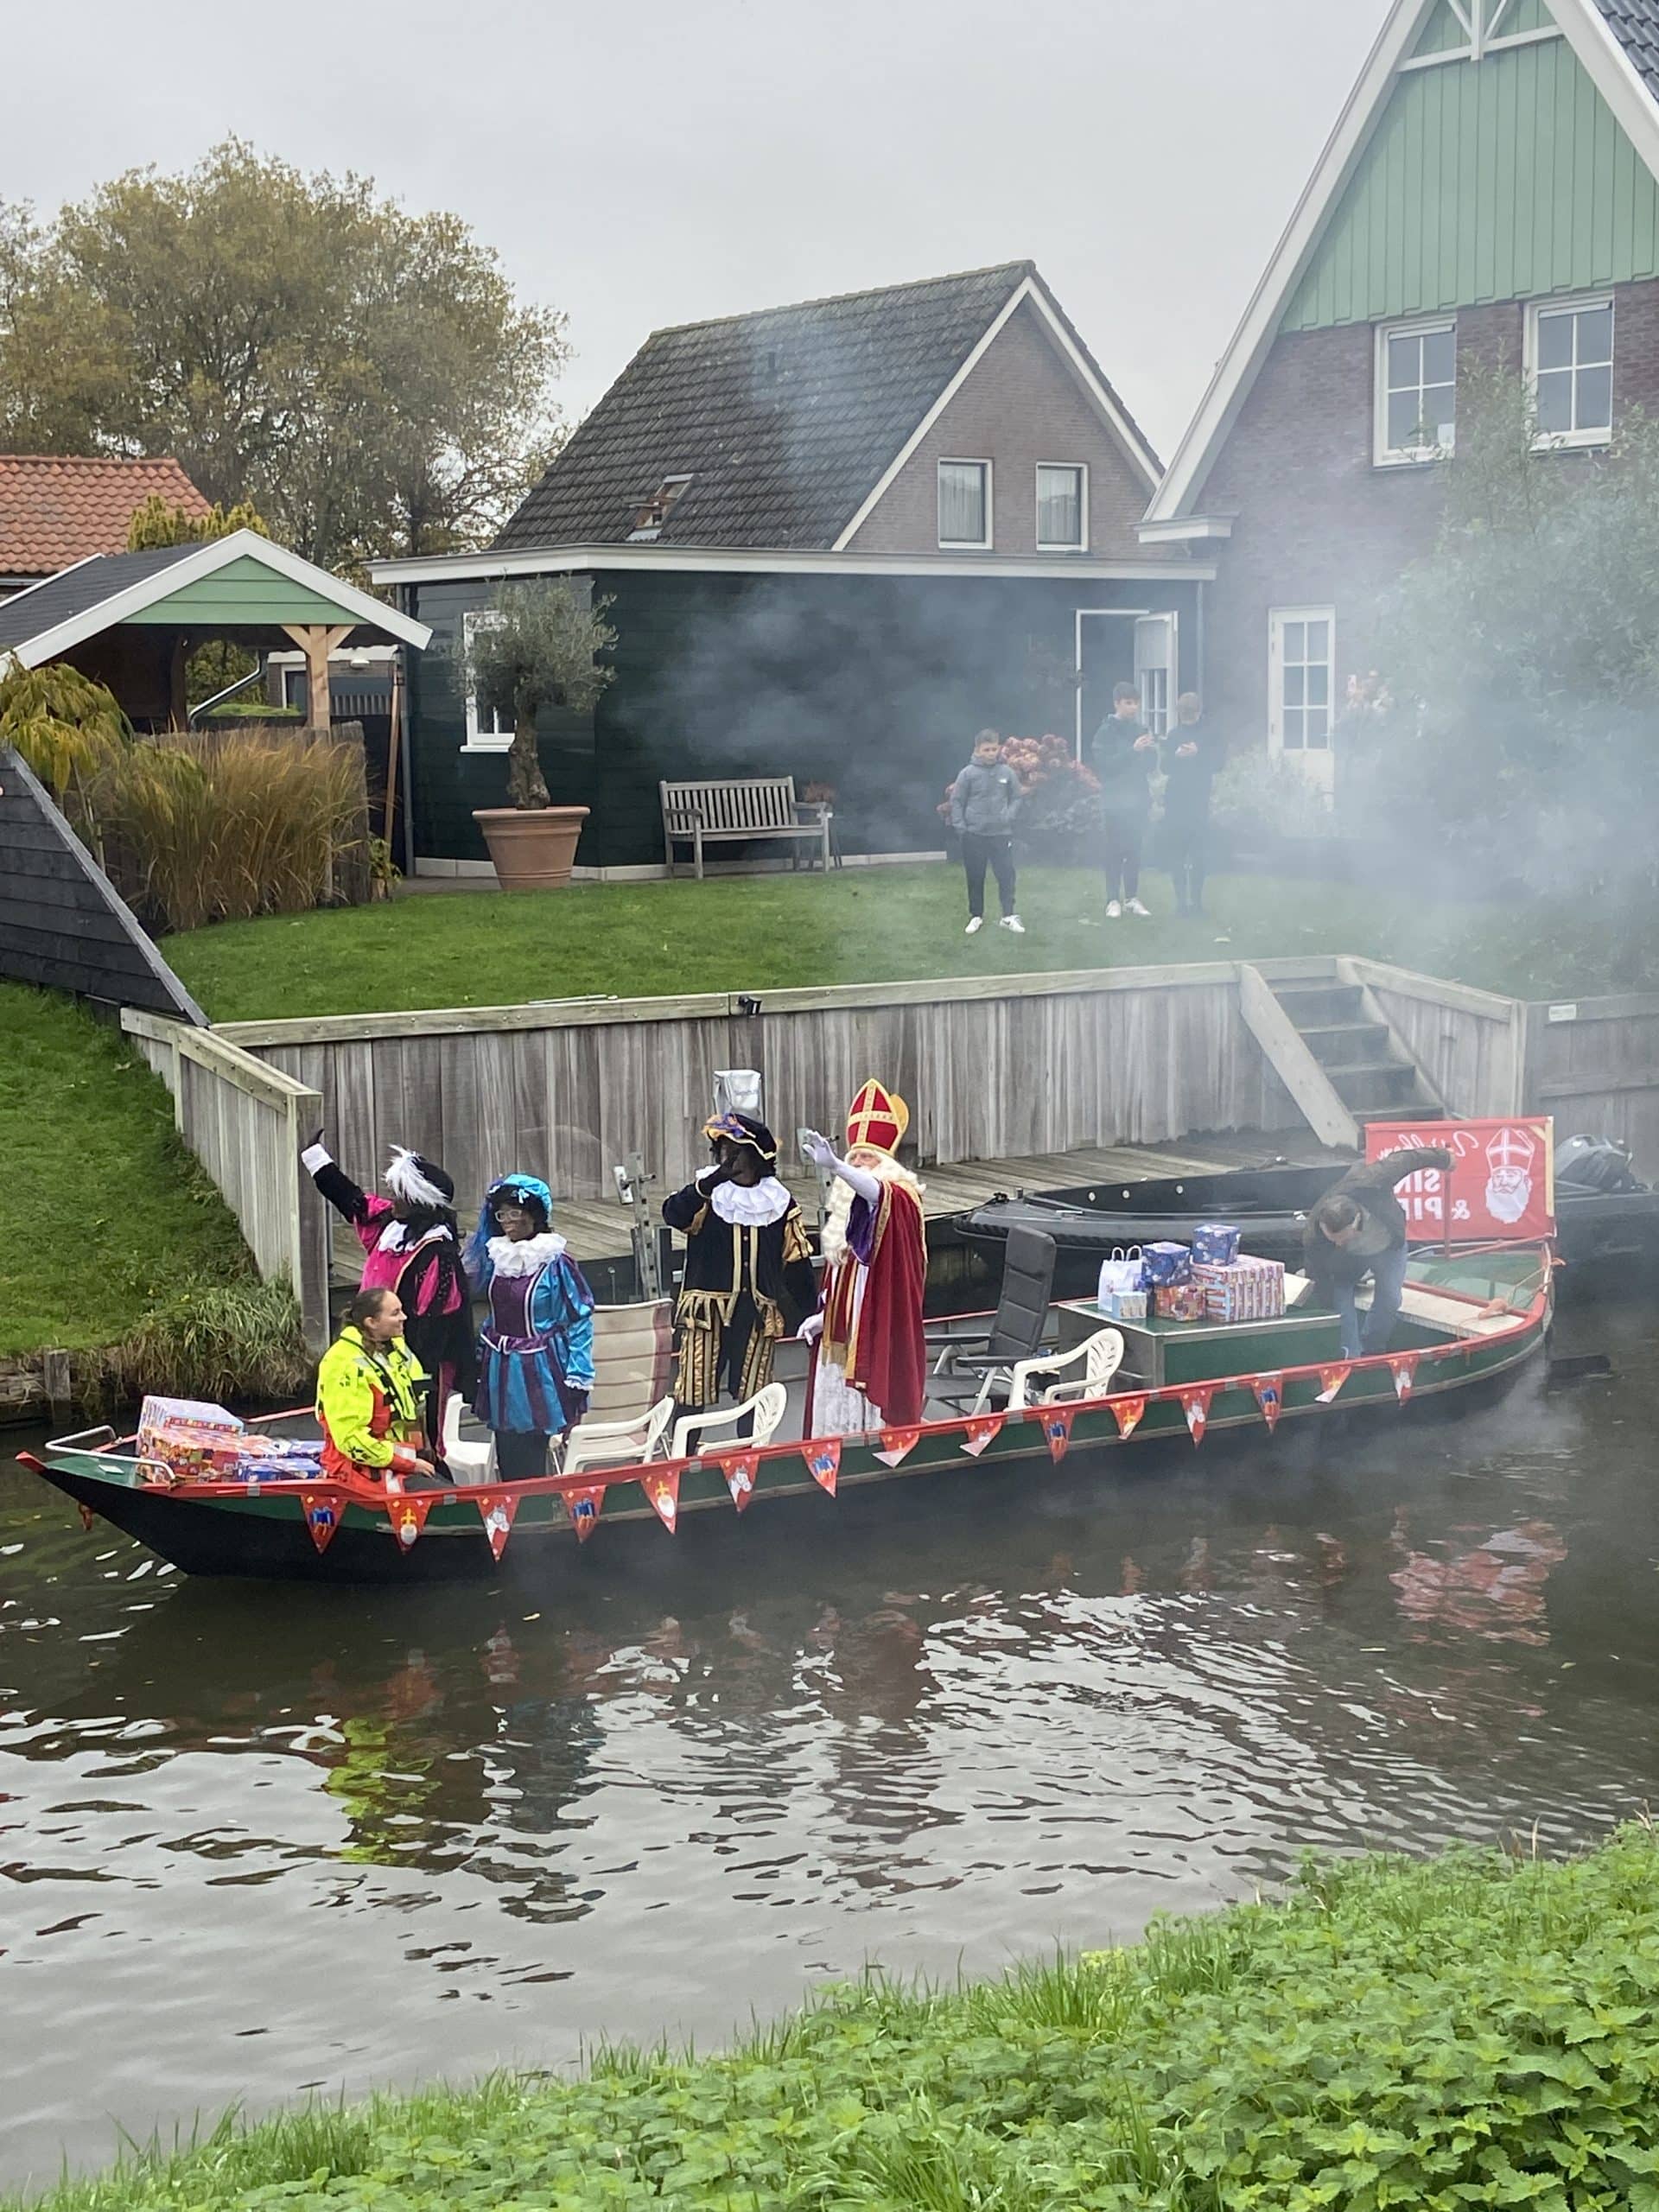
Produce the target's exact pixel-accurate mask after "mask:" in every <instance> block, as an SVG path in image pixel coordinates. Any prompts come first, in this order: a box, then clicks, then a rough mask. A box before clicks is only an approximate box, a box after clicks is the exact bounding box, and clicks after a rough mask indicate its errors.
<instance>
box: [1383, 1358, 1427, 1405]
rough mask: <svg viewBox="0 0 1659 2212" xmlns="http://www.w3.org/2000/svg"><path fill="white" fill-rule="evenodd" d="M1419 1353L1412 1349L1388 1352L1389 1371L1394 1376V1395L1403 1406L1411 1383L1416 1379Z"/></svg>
mask: <svg viewBox="0 0 1659 2212" xmlns="http://www.w3.org/2000/svg"><path fill="white" fill-rule="evenodd" d="M1420 1357H1421V1354H1420V1353H1418V1352H1414V1351H1396V1352H1392V1353H1390V1354H1389V1373H1390V1374H1391V1375H1392V1376H1393V1377H1394V1395H1395V1397H1396V1398H1397V1399H1398V1400H1399V1401H1400V1403H1401V1404H1402V1406H1403V1405H1404V1404H1405V1402H1406V1401H1407V1400H1408V1398H1409V1397H1410V1395H1411V1391H1412V1385H1413V1384H1414V1383H1415V1382H1416V1380H1417V1362H1418V1360H1419V1358H1420Z"/></svg>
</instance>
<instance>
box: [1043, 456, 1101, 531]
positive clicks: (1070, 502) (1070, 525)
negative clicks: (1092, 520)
mask: <svg viewBox="0 0 1659 2212" xmlns="http://www.w3.org/2000/svg"><path fill="white" fill-rule="evenodd" d="M1088 543H1089V471H1088V469H1087V468H1086V467H1084V464H1083V463H1082V462H1081V461H1039V462H1038V464H1037V550H1038V551H1039V553H1081V552H1082V551H1083V550H1084V547H1085V546H1086V545H1087V544H1088Z"/></svg>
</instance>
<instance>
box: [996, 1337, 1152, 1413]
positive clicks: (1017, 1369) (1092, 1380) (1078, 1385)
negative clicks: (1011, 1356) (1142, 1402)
mask: <svg viewBox="0 0 1659 2212" xmlns="http://www.w3.org/2000/svg"><path fill="white" fill-rule="evenodd" d="M1078 1363H1082V1367H1083V1373H1082V1374H1081V1375H1078V1376H1072V1377H1071V1379H1070V1380H1069V1381H1067V1382H1064V1383H1050V1384H1049V1385H1048V1387H1047V1388H1046V1389H1041V1390H1039V1391H1038V1393H1037V1395H1036V1396H1035V1397H1033V1396H1032V1395H1031V1387H1030V1386H1031V1381H1032V1377H1033V1376H1039V1375H1053V1374H1057V1373H1058V1371H1059V1370H1060V1369H1061V1368H1063V1367H1076V1366H1077V1364H1078ZM1122 1363H1123V1337H1122V1332H1121V1331H1120V1330H1117V1329H1096V1331H1095V1333H1094V1335H1093V1336H1092V1337H1085V1338H1084V1340H1083V1342H1082V1343H1081V1344H1074V1345H1073V1346H1072V1348H1071V1351H1046V1352H1039V1353H1038V1355H1037V1357H1035V1358H1034V1359H1016V1360H1015V1361H1014V1367H1013V1370H1011V1373H1010V1375H1009V1379H1008V1411H1009V1412H1010V1413H1015V1412H1017V1411H1018V1410H1019V1408H1020V1407H1021V1406H1063V1405H1066V1404H1075V1403H1077V1402H1080V1401H1082V1400H1084V1399H1089V1398H1103V1397H1104V1396H1105V1395H1106V1394H1107V1392H1108V1391H1109V1389H1111V1387H1112V1377H1113V1376H1115V1375H1116V1373H1117V1370H1118V1369H1119V1368H1120V1367H1121V1366H1122Z"/></svg>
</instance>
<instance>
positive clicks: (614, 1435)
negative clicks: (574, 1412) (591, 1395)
mask: <svg viewBox="0 0 1659 2212" xmlns="http://www.w3.org/2000/svg"><path fill="white" fill-rule="evenodd" d="M673 1414H674V1400H673V1398H672V1396H669V1397H666V1398H658V1401H657V1402H656V1404H655V1405H654V1406H653V1407H652V1409H651V1411H650V1412H649V1413H648V1414H641V1415H640V1416H639V1420H638V1421H578V1422H577V1423H576V1426H575V1427H574V1428H573V1429H572V1430H571V1432H570V1433H569V1436H567V1437H566V1438H565V1440H564V1451H563V1456H562V1457H561V1459H560V1461H559V1472H560V1473H561V1474H562V1475H579V1474H580V1473H581V1472H582V1470H583V1468H585V1467H615V1466H626V1465H633V1463H634V1462H635V1461H637V1460H640V1459H655V1458H656V1457H657V1455H658V1452H659V1451H660V1450H661V1448H662V1441H663V1432H664V1429H665V1428H666V1427H668V1424H669V1422H670V1421H671V1419H672V1418H673Z"/></svg>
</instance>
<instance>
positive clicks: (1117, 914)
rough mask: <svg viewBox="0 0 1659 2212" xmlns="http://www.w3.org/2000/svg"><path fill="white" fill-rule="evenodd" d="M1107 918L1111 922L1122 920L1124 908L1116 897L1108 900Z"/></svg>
mask: <svg viewBox="0 0 1659 2212" xmlns="http://www.w3.org/2000/svg"><path fill="white" fill-rule="evenodd" d="M1106 918H1107V920H1108V921H1109V922H1121V921H1122V918H1123V909H1122V907H1121V906H1119V905H1118V903H1117V901H1116V899H1108V900H1107V901H1106Z"/></svg>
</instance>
